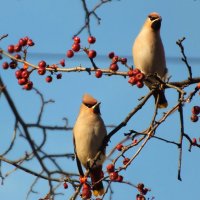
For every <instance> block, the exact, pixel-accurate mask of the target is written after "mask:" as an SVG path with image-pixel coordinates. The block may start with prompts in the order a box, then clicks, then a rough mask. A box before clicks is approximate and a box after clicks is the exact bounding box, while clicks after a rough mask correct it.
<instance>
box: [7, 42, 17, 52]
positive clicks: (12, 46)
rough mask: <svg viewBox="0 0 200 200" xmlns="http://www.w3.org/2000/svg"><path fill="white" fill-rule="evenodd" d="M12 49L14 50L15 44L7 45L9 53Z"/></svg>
mask: <svg viewBox="0 0 200 200" xmlns="http://www.w3.org/2000/svg"><path fill="white" fill-rule="evenodd" d="M14 51H15V46H14V45H12V44H11V45H9V46H8V52H9V53H14Z"/></svg>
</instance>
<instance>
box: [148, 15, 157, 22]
mask: <svg viewBox="0 0 200 200" xmlns="http://www.w3.org/2000/svg"><path fill="white" fill-rule="evenodd" d="M149 19H150V20H151V21H153V20H155V19H158V17H153V16H149Z"/></svg>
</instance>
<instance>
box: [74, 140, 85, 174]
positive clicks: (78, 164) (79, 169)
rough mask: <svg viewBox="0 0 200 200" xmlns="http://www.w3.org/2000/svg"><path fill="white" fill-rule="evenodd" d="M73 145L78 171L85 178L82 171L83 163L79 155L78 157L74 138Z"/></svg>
mask: <svg viewBox="0 0 200 200" xmlns="http://www.w3.org/2000/svg"><path fill="white" fill-rule="evenodd" d="M73 143H74V153H75V156H76V164H77V167H78V171H79V174H80V175H81V176H84V173H83V169H82V166H81V162H80V160H79V158H78V155H77V152H76V143H75V138H74V136H73Z"/></svg>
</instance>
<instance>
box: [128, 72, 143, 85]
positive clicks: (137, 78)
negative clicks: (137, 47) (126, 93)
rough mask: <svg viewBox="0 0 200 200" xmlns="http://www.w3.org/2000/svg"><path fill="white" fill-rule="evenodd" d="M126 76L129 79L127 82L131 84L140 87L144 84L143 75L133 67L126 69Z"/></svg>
mask: <svg viewBox="0 0 200 200" xmlns="http://www.w3.org/2000/svg"><path fill="white" fill-rule="evenodd" d="M128 76H129V80H128V82H129V83H130V84H131V85H137V87H138V88H142V87H143V86H144V83H143V81H144V78H145V75H144V74H143V73H142V72H141V71H140V70H139V69H137V68H135V69H130V70H129V71H128Z"/></svg>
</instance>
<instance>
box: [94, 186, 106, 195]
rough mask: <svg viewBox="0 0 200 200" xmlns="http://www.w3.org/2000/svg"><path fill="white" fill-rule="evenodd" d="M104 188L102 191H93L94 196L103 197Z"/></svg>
mask: <svg viewBox="0 0 200 200" xmlns="http://www.w3.org/2000/svg"><path fill="white" fill-rule="evenodd" d="M104 192H105V191H104V188H102V189H100V190H93V195H94V196H95V197H97V196H102V195H103V194H104Z"/></svg>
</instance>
